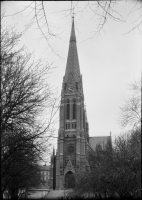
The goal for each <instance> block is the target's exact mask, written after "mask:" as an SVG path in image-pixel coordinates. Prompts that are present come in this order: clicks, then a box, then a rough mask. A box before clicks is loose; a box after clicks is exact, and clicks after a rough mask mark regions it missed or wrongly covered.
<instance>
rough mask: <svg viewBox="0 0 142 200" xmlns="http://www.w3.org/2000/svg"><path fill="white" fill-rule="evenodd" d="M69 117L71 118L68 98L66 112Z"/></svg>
mask: <svg viewBox="0 0 142 200" xmlns="http://www.w3.org/2000/svg"><path fill="white" fill-rule="evenodd" d="M66 116H67V119H70V104H69V100H68V99H67V113H66Z"/></svg>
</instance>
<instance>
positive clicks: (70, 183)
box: [65, 171, 75, 189]
mask: <svg viewBox="0 0 142 200" xmlns="http://www.w3.org/2000/svg"><path fill="white" fill-rule="evenodd" d="M74 187H75V176H74V174H73V173H72V172H71V171H69V172H67V173H66V175H65V188H66V189H69V188H74Z"/></svg>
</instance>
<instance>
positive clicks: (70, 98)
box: [56, 18, 89, 189]
mask: <svg viewBox="0 0 142 200" xmlns="http://www.w3.org/2000/svg"><path fill="white" fill-rule="evenodd" d="M76 43H77V42H76V36H75V27H74V18H73V19H72V28H71V36H70V43H69V50H68V57H67V64H66V70H65V75H64V77H63V83H62V91H61V104H60V119H59V132H58V144H57V154H56V189H63V188H64V187H65V188H70V187H73V185H74V178H75V174H76V173H77V171H78V170H79V169H80V166H81V167H82V166H83V165H84V166H85V167H86V168H89V165H88V161H87V160H88V143H89V133H88V122H87V115H86V110H85V106H84V93H83V84H82V75H81V73H80V66H79V59H78V52H77V44H76Z"/></svg>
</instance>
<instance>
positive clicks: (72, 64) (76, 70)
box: [64, 16, 80, 82]
mask: <svg viewBox="0 0 142 200" xmlns="http://www.w3.org/2000/svg"><path fill="white" fill-rule="evenodd" d="M70 76H72V79H73V80H74V81H75V82H77V81H78V77H79V76H80V67H79V60H78V53H77V45H76V36H75V28H74V16H73V17H72V28H71V36H70V44H69V51H68V58H67V64H66V72H65V79H64V80H65V82H68V79H69V77H70Z"/></svg>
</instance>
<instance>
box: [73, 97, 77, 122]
mask: <svg viewBox="0 0 142 200" xmlns="http://www.w3.org/2000/svg"><path fill="white" fill-rule="evenodd" d="M73 119H76V101H75V99H74V100H73Z"/></svg>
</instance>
